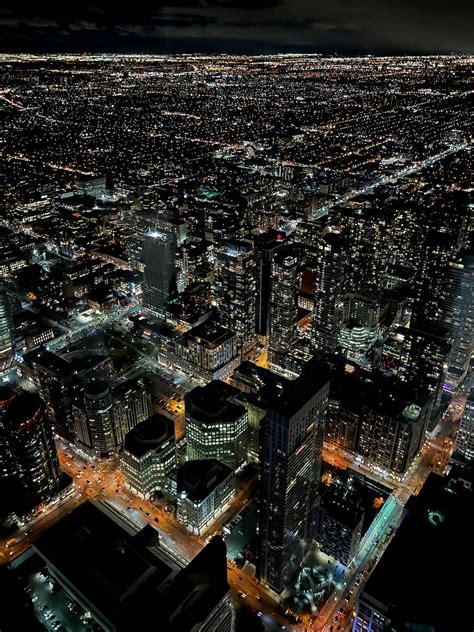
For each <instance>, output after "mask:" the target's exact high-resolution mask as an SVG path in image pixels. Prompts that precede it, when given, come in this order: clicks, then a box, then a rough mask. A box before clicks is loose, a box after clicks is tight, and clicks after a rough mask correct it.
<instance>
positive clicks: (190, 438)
mask: <svg viewBox="0 0 474 632" xmlns="http://www.w3.org/2000/svg"><path fill="white" fill-rule="evenodd" d="M238 394H239V391H238V390H237V389H236V388H234V387H233V386H230V385H229V384H226V383H224V382H221V381H219V380H213V381H212V382H209V384H207V385H206V386H197V387H196V388H194V389H193V390H192V391H190V392H189V393H188V394H187V395H186V440H187V447H186V454H187V457H188V459H218V460H219V461H222V463H225V464H226V465H228V466H229V467H231V468H232V469H233V470H236V469H238V468H239V467H240V466H242V465H243V464H244V463H245V461H246V458H247V441H248V415H247V411H246V410H245V408H244V407H243V406H242V405H240V404H238V403H236V402H235V401H234V400H235V398H236V396H237V395H238Z"/></svg>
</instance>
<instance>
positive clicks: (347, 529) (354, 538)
mask: <svg viewBox="0 0 474 632" xmlns="http://www.w3.org/2000/svg"><path fill="white" fill-rule="evenodd" d="M322 487H324V484H322ZM361 500H362V499H361V496H360V494H359V493H358V491H357V489H356V488H355V487H354V486H353V485H352V481H351V479H348V480H343V481H337V482H335V483H333V484H331V485H329V486H327V488H326V489H323V490H322V493H321V501H320V503H319V506H318V508H317V511H316V528H315V538H316V540H317V541H318V544H319V546H320V548H321V551H323V553H326V555H329V556H331V557H334V558H335V559H336V560H338V562H340V563H341V564H344V565H345V566H347V565H348V564H349V563H350V561H351V560H352V558H353V557H354V555H355V554H356V553H357V549H358V547H359V543H360V539H361V534H362V524H363V520H364V513H365V512H364V507H363V504H362V502H361Z"/></svg>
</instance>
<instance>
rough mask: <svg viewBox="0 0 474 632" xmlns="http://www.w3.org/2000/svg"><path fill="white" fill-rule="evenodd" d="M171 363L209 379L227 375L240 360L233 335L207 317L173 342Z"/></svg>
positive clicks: (199, 376)
mask: <svg viewBox="0 0 474 632" xmlns="http://www.w3.org/2000/svg"><path fill="white" fill-rule="evenodd" d="M170 360H171V363H172V364H173V365H176V366H179V367H180V368H181V369H182V370H183V371H184V372H185V373H188V374H190V375H193V376H195V377H198V378H201V379H204V380H206V381H209V380H222V379H225V378H227V377H228V376H229V375H230V374H231V373H232V371H233V370H234V369H235V368H236V366H237V365H238V364H239V362H240V356H239V355H238V353H237V341H236V335H235V333H234V332H233V331H230V330H229V329H226V328H225V327H222V326H221V325H219V323H217V322H215V321H214V320H206V321H204V322H203V323H201V324H200V325H197V327H193V328H192V329H190V330H189V331H187V332H186V333H184V334H183V335H182V336H180V337H179V338H178V339H177V340H175V341H174V353H173V357H172V358H170Z"/></svg>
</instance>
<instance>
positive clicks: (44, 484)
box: [3, 393, 61, 507]
mask: <svg viewBox="0 0 474 632" xmlns="http://www.w3.org/2000/svg"><path fill="white" fill-rule="evenodd" d="M3 426H4V431H5V438H6V441H7V443H8V447H9V449H10V453H11V455H12V459H13V462H14V464H15V467H16V472H15V474H16V476H17V477H18V479H19V480H20V481H21V482H22V483H23V485H24V486H25V488H26V490H27V493H28V497H29V501H30V503H31V506H33V507H34V506H35V505H38V504H39V503H41V502H44V501H47V500H49V499H50V498H51V497H52V496H54V494H56V493H57V492H58V490H59V486H60V479H61V470H60V469H59V461H58V455H57V452H56V446H55V445H54V440H53V431H52V429H51V424H50V423H49V419H48V416H47V413H46V406H45V403H44V401H43V400H42V399H41V397H40V396H39V395H36V394H32V393H22V394H21V395H17V396H16V397H14V398H13V400H12V402H11V403H10V405H9V406H8V408H7V412H6V413H5V417H4V418H3Z"/></svg>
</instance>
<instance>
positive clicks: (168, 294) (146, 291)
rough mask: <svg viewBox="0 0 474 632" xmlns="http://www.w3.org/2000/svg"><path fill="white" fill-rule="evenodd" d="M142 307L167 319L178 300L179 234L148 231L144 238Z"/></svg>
mask: <svg viewBox="0 0 474 632" xmlns="http://www.w3.org/2000/svg"><path fill="white" fill-rule="evenodd" d="M143 260H144V263H145V271H144V275H143V298H142V300H143V307H145V308H146V309H147V310H149V311H150V312H151V314H153V315H154V316H157V317H159V318H166V316H167V315H168V314H169V313H170V311H172V310H171V305H172V303H173V301H176V299H177V285H176V235H175V234H174V233H173V232H167V231H164V230H152V231H150V232H148V233H145V236H144V241H143Z"/></svg>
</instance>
